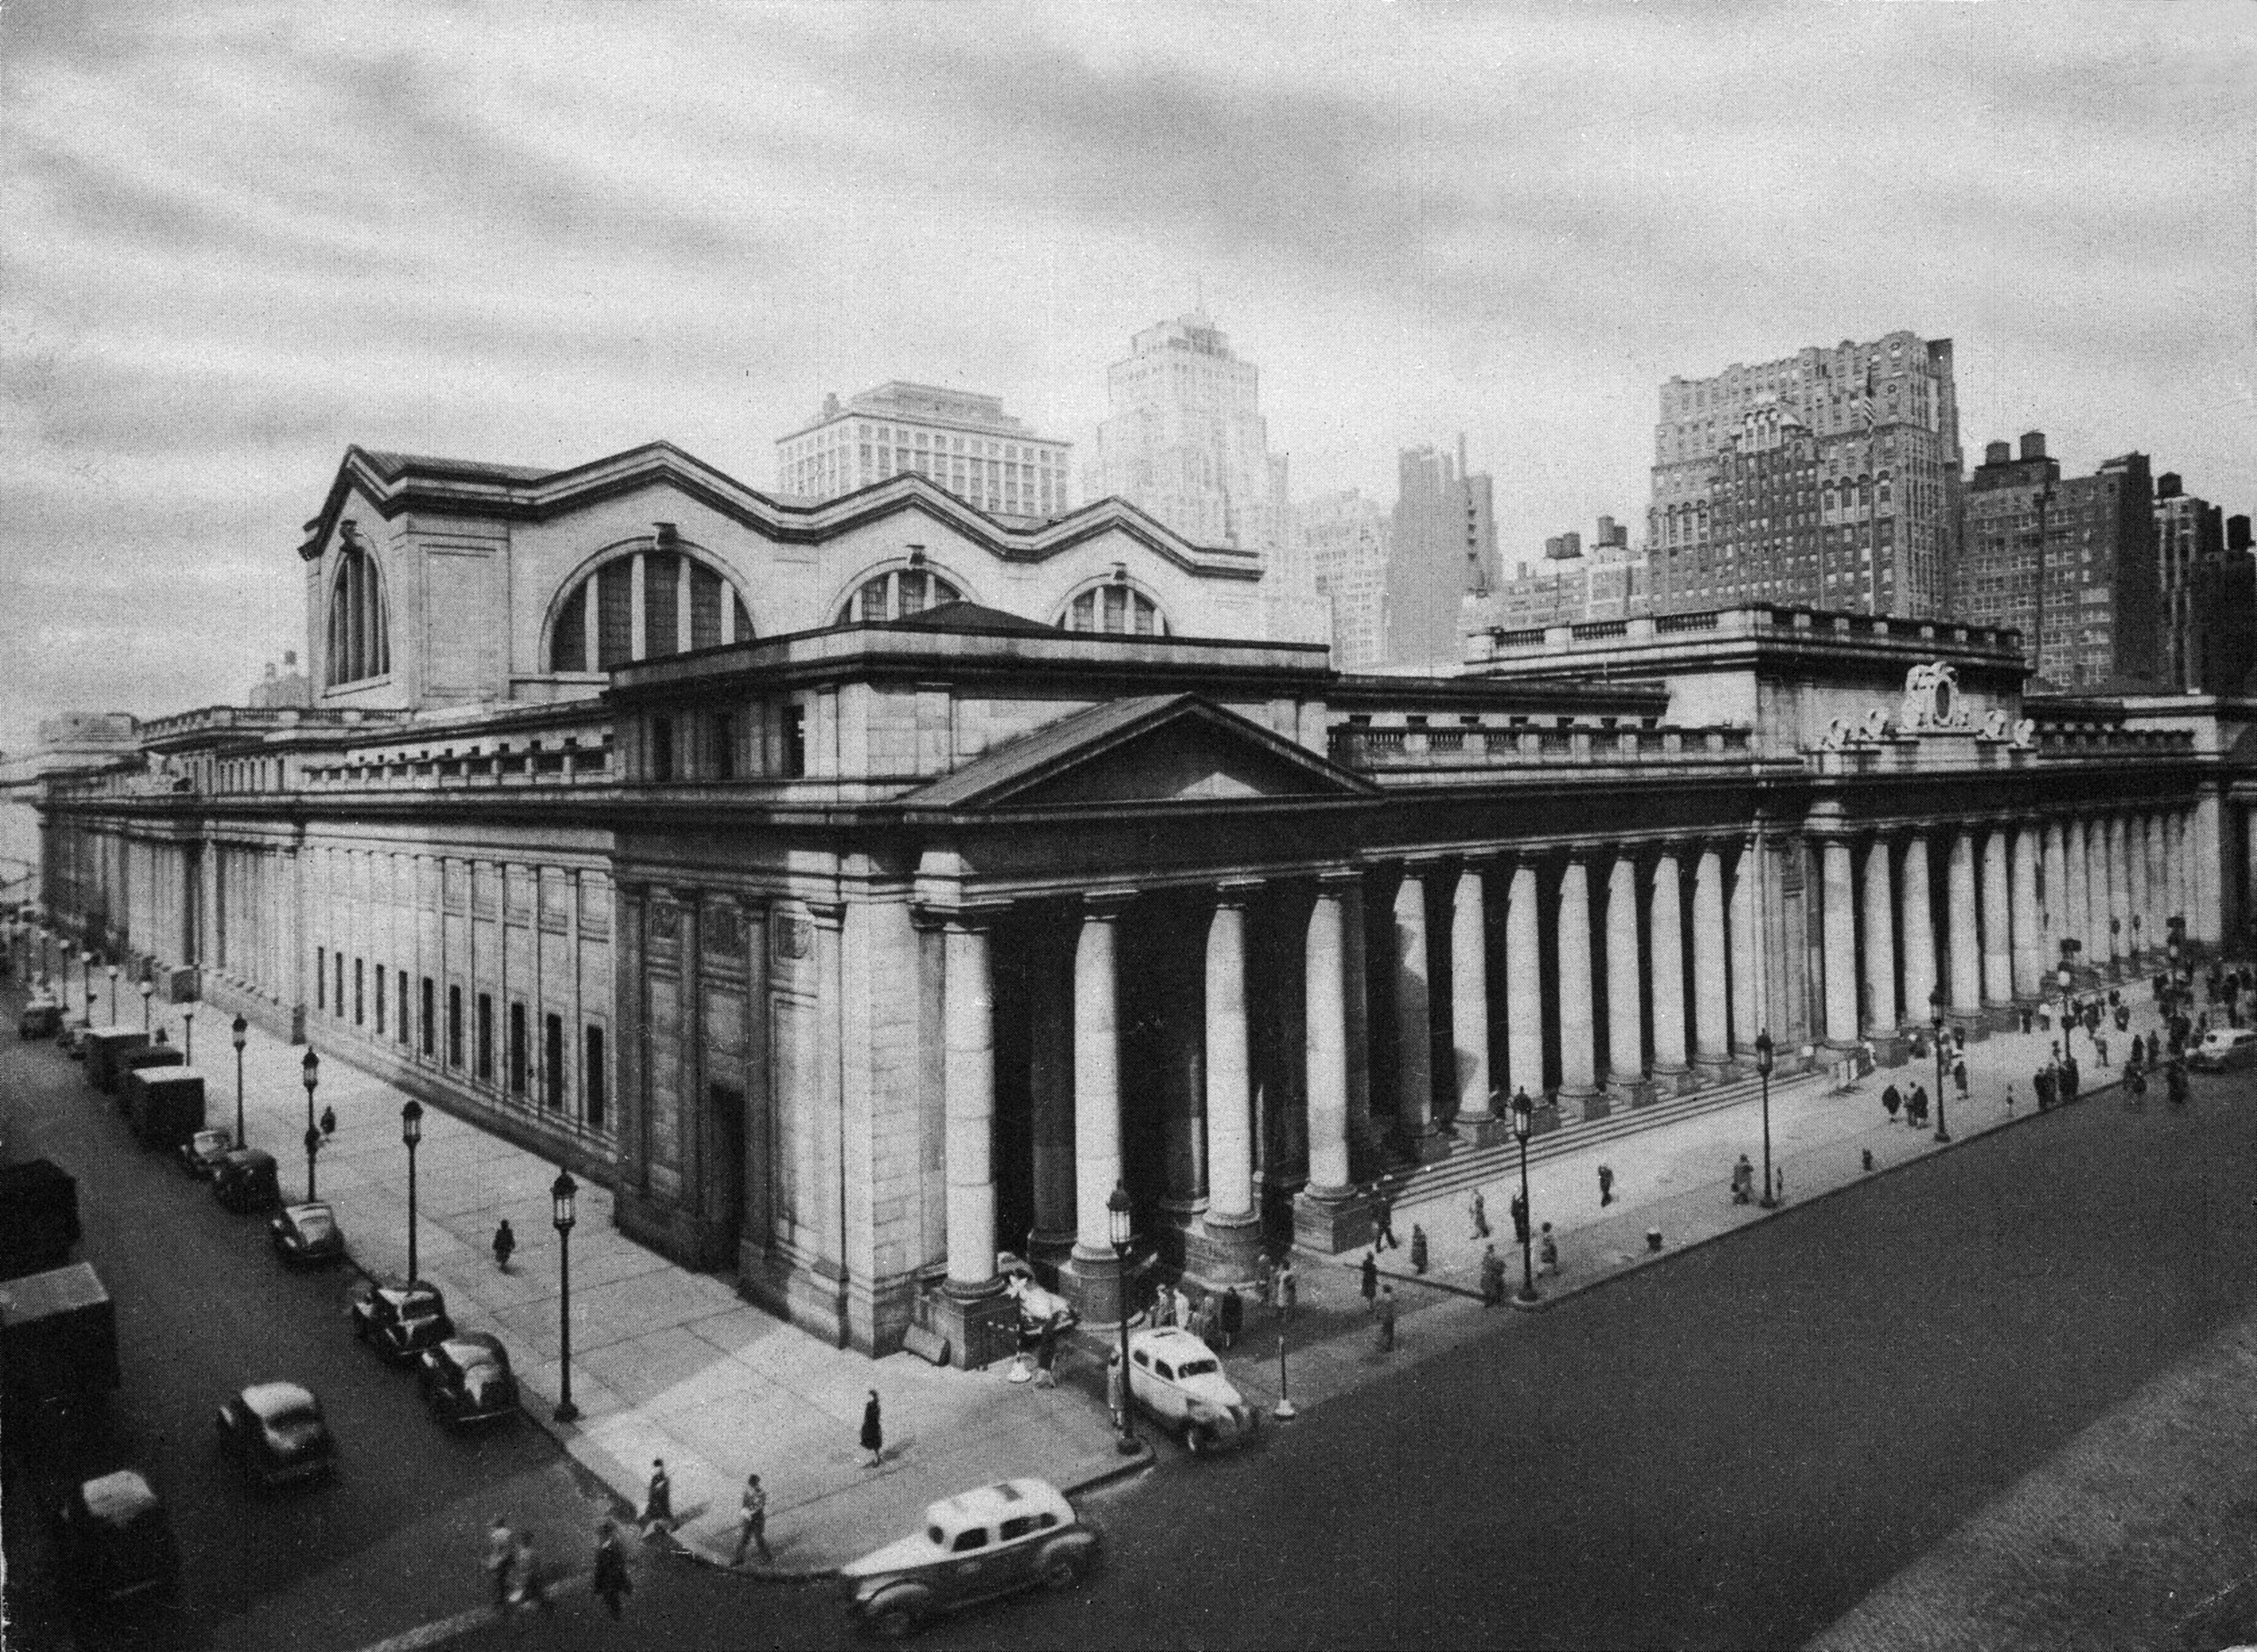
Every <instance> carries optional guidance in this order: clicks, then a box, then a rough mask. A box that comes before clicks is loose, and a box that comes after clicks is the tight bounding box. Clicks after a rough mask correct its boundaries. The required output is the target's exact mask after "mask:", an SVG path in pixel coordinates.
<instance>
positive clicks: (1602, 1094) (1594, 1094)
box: [1567, 1090, 1615, 1123]
mask: <svg viewBox="0 0 2257 1652" xmlns="http://www.w3.org/2000/svg"><path fill="white" fill-rule="evenodd" d="M1567 1099H1569V1100H1572V1101H1573V1102H1574V1105H1576V1106H1578V1107H1579V1108H1581V1117H1582V1119H1583V1120H1584V1121H1585V1122H1586V1123H1588V1122H1589V1121H1590V1120H1591V1119H1603V1118H1605V1117H1606V1116H1607V1115H1608V1114H1609V1113H1611V1112H1614V1110H1615V1109H1614V1104H1613V1103H1612V1102H1610V1101H1609V1100H1608V1099H1607V1092H1606V1091H1603V1090H1595V1091H1591V1093H1590V1094H1588V1095H1587V1096H1582V1097H1580V1098H1567Z"/></svg>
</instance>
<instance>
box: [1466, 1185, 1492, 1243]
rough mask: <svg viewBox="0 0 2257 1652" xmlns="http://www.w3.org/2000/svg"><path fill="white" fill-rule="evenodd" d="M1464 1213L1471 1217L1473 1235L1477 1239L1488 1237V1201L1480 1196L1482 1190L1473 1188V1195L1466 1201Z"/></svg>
mask: <svg viewBox="0 0 2257 1652" xmlns="http://www.w3.org/2000/svg"><path fill="white" fill-rule="evenodd" d="M1466 1214H1467V1215H1468V1216H1470V1217H1471V1218H1473V1228H1474V1237H1475V1239H1487V1238H1488V1237H1489V1201H1488V1200H1487V1199H1484V1198H1483V1197H1482V1190H1480V1189H1479V1188H1475V1190H1474V1192H1473V1197H1472V1198H1471V1199H1469V1200H1468V1201H1467V1204H1466Z"/></svg>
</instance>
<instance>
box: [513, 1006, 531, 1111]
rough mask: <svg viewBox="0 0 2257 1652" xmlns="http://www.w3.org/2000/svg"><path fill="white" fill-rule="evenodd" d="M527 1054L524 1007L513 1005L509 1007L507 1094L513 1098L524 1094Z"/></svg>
mask: <svg viewBox="0 0 2257 1652" xmlns="http://www.w3.org/2000/svg"><path fill="white" fill-rule="evenodd" d="M526 1057H527V1048H526V1034H525V1006H524V1005H522V1004H513V1005H511V1006H509V1093H510V1094H511V1095H513V1096H522V1095H523V1094H524V1093H525V1069H526Z"/></svg>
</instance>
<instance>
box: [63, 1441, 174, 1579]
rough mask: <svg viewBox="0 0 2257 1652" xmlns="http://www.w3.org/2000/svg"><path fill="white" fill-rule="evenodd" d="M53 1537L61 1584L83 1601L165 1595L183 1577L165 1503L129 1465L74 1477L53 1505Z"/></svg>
mask: <svg viewBox="0 0 2257 1652" xmlns="http://www.w3.org/2000/svg"><path fill="white" fill-rule="evenodd" d="M54 1535H55V1562H56V1565H57V1567H58V1569H59V1571H60V1580H61V1583H62V1586H63V1588H64V1590H65V1591H66V1592H68V1593H70V1594H72V1595H74V1596H75V1597H77V1598H78V1599H81V1600H91V1601H96V1602H101V1603H105V1604H107V1603H115V1602H118V1601H124V1600H131V1599H137V1598H138V1597H141V1596H145V1595H161V1594H164V1593H166V1592H168V1591H170V1590H171V1589H172V1587H173V1585H174V1584H175V1583H176V1582H178V1581H179V1578H180V1544H179V1542H178V1541H177V1540H176V1539H175V1538H174V1537H173V1524H172V1521H170V1520H168V1519H167V1518H166V1514H165V1505H164V1504H163V1503H162V1502H161V1501H159V1499H158V1496H157V1493H155V1492H154V1491H152V1490H151V1489H150V1486H149V1482H148V1481H147V1480H146V1479H143V1478H142V1476H141V1475H139V1474H138V1473H137V1472H134V1471H133V1470H131V1469H118V1470H116V1471H114V1472H110V1473H108V1474H98V1475H96V1476H95V1477H94V1478H93V1479H85V1480H80V1479H74V1480H73V1481H72V1483H71V1485H70V1486H69V1487H68V1488H67V1490H65V1492H64V1493H63V1495H62V1499H61V1500H60V1502H59V1503H58V1504H57V1505H56V1507H55V1510H54Z"/></svg>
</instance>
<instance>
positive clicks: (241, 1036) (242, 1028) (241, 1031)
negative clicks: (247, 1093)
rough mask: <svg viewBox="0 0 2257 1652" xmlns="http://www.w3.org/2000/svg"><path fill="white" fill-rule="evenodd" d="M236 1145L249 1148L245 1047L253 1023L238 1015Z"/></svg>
mask: <svg viewBox="0 0 2257 1652" xmlns="http://www.w3.org/2000/svg"><path fill="white" fill-rule="evenodd" d="M233 1031H234V1034H235V1145H236V1146H237V1147H249V1146H250V1145H251V1144H250V1143H249V1142H247V1141H245V1140H244V1139H243V1047H244V1044H245V1043H246V1042H247V1041H249V1039H250V1035H251V1023H250V1022H249V1021H246V1020H244V1019H243V1017H242V1016H240V1015H238V1016H237V1017H236V1018H235V1027H234V1028H233Z"/></svg>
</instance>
